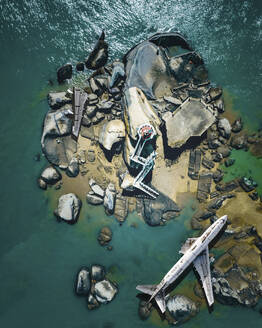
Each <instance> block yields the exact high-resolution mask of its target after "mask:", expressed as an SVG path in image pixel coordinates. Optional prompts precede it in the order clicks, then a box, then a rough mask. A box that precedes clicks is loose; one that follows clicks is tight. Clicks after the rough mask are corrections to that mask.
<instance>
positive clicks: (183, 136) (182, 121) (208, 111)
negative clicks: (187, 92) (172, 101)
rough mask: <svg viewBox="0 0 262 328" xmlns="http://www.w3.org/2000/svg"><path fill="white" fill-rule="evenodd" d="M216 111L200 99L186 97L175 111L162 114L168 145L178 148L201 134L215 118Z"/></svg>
mask: <svg viewBox="0 0 262 328" xmlns="http://www.w3.org/2000/svg"><path fill="white" fill-rule="evenodd" d="M216 116H217V111H216V110H215V109H213V107H211V106H210V105H208V104H206V103H205V102H204V101H203V100H201V99H196V98H188V99H187V100H185V101H184V102H183V104H182V105H181V106H179V107H178V108H177V109H176V111H175V112H173V113H171V112H167V113H165V114H164V115H163V120H164V121H165V123H166V131H167V142H168V145H169V147H172V148H178V147H181V146H182V145H183V144H185V143H186V142H187V140H188V139H189V138H190V137H195V136H201V135H202V134H203V133H204V132H205V131H206V130H207V129H208V128H209V127H210V126H211V125H212V124H213V123H214V122H215V120H216Z"/></svg>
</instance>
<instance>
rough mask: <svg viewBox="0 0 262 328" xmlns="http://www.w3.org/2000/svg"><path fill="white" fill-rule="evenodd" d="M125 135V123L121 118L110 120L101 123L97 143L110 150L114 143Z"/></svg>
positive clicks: (121, 139)
mask: <svg viewBox="0 0 262 328" xmlns="http://www.w3.org/2000/svg"><path fill="white" fill-rule="evenodd" d="M125 135H126V131H125V124H124V123H123V122H122V121H121V120H112V121H109V122H106V123H105V124H104V125H103V127H102V129H101V132H100V136H99V143H100V144H101V145H102V146H103V147H104V148H105V149H106V150H111V149H112V146H113V145H114V144H115V143H117V142H120V141H123V139H124V138H125Z"/></svg>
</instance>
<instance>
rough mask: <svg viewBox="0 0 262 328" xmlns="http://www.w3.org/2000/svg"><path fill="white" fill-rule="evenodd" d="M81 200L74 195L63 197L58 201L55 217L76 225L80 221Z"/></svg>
mask: <svg viewBox="0 0 262 328" xmlns="http://www.w3.org/2000/svg"><path fill="white" fill-rule="evenodd" d="M81 205H82V203H81V200H80V199H79V198H78V197H77V196H76V195H75V194H73V193H70V194H65V195H62V196H61V197H60V198H59V200H58V207H57V209H56V210H55V215H56V216H57V217H58V218H59V219H61V220H64V221H67V222H68V223H75V222H76V221H77V219H78V216H79V213H80V209H81Z"/></svg>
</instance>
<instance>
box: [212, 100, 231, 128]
mask: <svg viewBox="0 0 262 328" xmlns="http://www.w3.org/2000/svg"><path fill="white" fill-rule="evenodd" d="M213 106H214V107H215V108H216V110H217V111H218V112H219V113H224V111H225V108H224V102H223V99H222V98H219V99H217V100H215V101H214V102H213ZM232 131H233V129H232Z"/></svg>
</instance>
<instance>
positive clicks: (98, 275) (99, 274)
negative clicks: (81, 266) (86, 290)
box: [91, 264, 106, 281]
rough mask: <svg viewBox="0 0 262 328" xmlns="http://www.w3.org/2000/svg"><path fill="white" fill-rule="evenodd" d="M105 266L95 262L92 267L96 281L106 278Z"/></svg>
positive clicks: (93, 278)
mask: <svg viewBox="0 0 262 328" xmlns="http://www.w3.org/2000/svg"><path fill="white" fill-rule="evenodd" d="M105 274H106V272H105V268H104V267H103V266H102V265H99V264H94V265H92V267H91V277H92V280H94V281H101V280H103V279H104V278H105Z"/></svg>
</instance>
